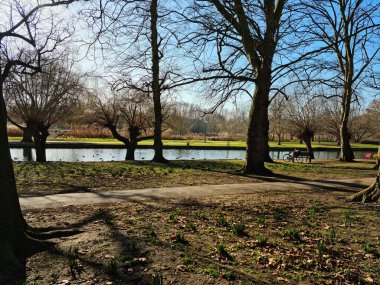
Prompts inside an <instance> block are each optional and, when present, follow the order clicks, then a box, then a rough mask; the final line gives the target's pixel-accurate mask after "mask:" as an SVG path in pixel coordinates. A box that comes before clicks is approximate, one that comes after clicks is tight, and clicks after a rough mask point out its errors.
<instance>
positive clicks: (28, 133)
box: [21, 125, 33, 143]
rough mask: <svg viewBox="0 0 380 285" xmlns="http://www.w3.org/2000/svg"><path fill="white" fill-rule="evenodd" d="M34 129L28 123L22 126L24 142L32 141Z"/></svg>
mask: <svg viewBox="0 0 380 285" xmlns="http://www.w3.org/2000/svg"><path fill="white" fill-rule="evenodd" d="M32 137H33V130H32V129H31V128H30V127H29V126H28V125H27V126H26V127H25V128H22V140H21V142H23V143H32V142H33V140H32Z"/></svg>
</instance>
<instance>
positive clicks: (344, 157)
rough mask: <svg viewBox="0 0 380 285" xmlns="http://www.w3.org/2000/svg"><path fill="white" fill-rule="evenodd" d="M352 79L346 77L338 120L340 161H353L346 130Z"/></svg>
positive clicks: (348, 134) (348, 135)
mask: <svg viewBox="0 0 380 285" xmlns="http://www.w3.org/2000/svg"><path fill="white" fill-rule="evenodd" d="M351 82H352V79H350V78H349V79H347V83H346V85H345V91H344V95H343V102H342V117H341V120H340V140H341V142H340V156H339V160H340V161H345V162H352V161H354V158H355V157H354V152H353V151H352V148H351V145H350V133H349V131H348V119H349V116H350V110H351V98H352V83H351Z"/></svg>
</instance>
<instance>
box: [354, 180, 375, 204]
mask: <svg viewBox="0 0 380 285" xmlns="http://www.w3.org/2000/svg"><path fill="white" fill-rule="evenodd" d="M379 198H380V189H379V186H378V184H377V182H375V183H373V184H372V185H371V186H369V187H368V188H366V189H364V190H362V191H360V192H359V193H356V194H354V195H351V196H349V197H348V198H347V201H348V202H363V203H370V202H376V201H377V200H379Z"/></svg>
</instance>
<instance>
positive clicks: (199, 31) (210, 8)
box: [184, 0, 319, 174]
mask: <svg viewBox="0 0 380 285" xmlns="http://www.w3.org/2000/svg"><path fill="white" fill-rule="evenodd" d="M293 8H294V5H293V2H290V1H287V0H276V1H275V0H264V1H245V0H233V1H225V0H204V1H202V0H199V1H198V0H195V1H194V6H193V9H188V10H190V11H191V12H190V13H188V14H189V15H187V20H188V21H189V22H191V23H194V25H195V27H196V28H194V29H190V35H189V36H188V37H187V39H186V40H187V41H188V42H190V43H191V44H193V45H192V49H193V50H195V51H194V52H193V53H194V58H198V59H199V66H200V70H202V71H203V75H204V76H203V77H201V78H199V79H195V80H194V81H201V80H209V82H210V83H209V84H208V86H209V94H210V97H213V98H214V100H215V101H216V103H215V105H214V108H213V110H215V109H216V108H217V107H218V106H219V105H221V104H223V103H224V102H226V101H227V100H229V99H230V98H232V97H233V96H236V95H239V94H242V93H243V94H249V96H250V97H251V103H250V104H251V109H250V119H249V124H248V131H247V139H246V143H247V148H246V162H245V166H244V167H243V169H242V172H244V173H256V174H268V173H270V171H269V170H268V169H267V168H266V167H265V165H264V162H266V161H270V158H269V145H268V133H269V119H268V107H269V104H270V102H271V100H272V99H273V97H275V96H277V95H279V94H283V95H284V93H285V92H284V89H285V87H286V85H289V84H291V83H292V82H293V81H298V80H300V79H299V78H295V79H294V80H293V79H291V78H290V77H289V76H288V75H289V73H291V72H293V71H294V70H295V69H298V68H299V67H300V65H301V61H302V60H305V59H307V58H309V57H310V56H311V55H313V54H315V53H317V52H319V49H318V48H317V49H311V48H310V50H309V51H305V50H307V48H306V47H307V46H308V42H307V41H305V39H306V35H304V36H300V37H297V30H298V28H299V27H300V26H302V21H303V19H302V18H300V17H298V16H299V14H298V13H297V11H295V10H293ZM186 40H184V42H186ZM197 47H198V48H197ZM300 47H302V52H301V53H298V52H296V51H297V50H298V48H300ZM196 51H198V52H199V53H198V54H197V53H196ZM210 51H211V52H210ZM205 53H206V55H204V54H205ZM205 58H207V59H209V61H210V62H205V61H204V59H205ZM285 77H288V78H289V81H288V82H285V81H284V78H285ZM251 88H252V89H254V92H253V94H251V92H250V89H251ZM271 95H273V96H271ZM271 97H272V98H271ZM213 110H211V112H212V111H213Z"/></svg>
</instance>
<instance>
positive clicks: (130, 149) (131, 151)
mask: <svg viewBox="0 0 380 285" xmlns="http://www.w3.org/2000/svg"><path fill="white" fill-rule="evenodd" d="M126 148H127V154H126V156H125V160H135V151H136V145H135V144H133V143H131V144H129V146H127V147H126Z"/></svg>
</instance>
